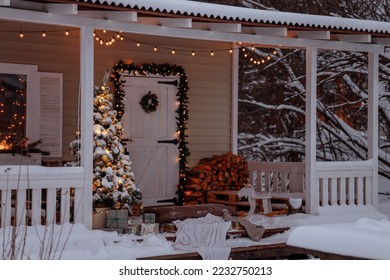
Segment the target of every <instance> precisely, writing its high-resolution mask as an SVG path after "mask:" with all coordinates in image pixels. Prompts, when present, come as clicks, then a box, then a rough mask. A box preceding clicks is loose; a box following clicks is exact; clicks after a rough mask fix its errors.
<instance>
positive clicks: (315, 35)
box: [288, 30, 330, 40]
mask: <svg viewBox="0 0 390 280" xmlns="http://www.w3.org/2000/svg"><path fill="white" fill-rule="evenodd" d="M288 37H291V38H305V39H316V40H329V39H330V31H296V30H292V31H288Z"/></svg>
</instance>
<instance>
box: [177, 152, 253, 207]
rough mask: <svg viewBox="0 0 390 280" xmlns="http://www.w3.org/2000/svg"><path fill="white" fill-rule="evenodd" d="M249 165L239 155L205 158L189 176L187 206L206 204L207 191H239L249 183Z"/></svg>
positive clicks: (230, 154)
mask: <svg viewBox="0 0 390 280" xmlns="http://www.w3.org/2000/svg"><path fill="white" fill-rule="evenodd" d="M248 177H249V175H248V163H247V162H246V160H245V159H244V158H242V157H240V156H238V155H235V154H232V153H226V154H223V155H216V156H213V157H211V158H203V159H201V160H200V161H199V163H198V165H196V166H195V167H194V168H192V169H191V170H190V172H189V175H188V176H187V182H188V183H187V185H186V186H185V192H184V193H185V197H184V201H185V203H186V204H199V203H205V202H206V196H207V191H224V190H239V189H241V188H242V186H243V185H244V184H246V183H248Z"/></svg>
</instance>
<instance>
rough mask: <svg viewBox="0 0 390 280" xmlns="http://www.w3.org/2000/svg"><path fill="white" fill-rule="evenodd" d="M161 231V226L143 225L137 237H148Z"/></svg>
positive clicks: (156, 224)
mask: <svg viewBox="0 0 390 280" xmlns="http://www.w3.org/2000/svg"><path fill="white" fill-rule="evenodd" d="M158 230H159V224H158V223H154V224H141V225H140V227H139V229H138V231H137V235H141V236H143V235H147V234H157V233H158Z"/></svg>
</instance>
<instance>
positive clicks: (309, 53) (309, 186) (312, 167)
mask: <svg viewBox="0 0 390 280" xmlns="http://www.w3.org/2000/svg"><path fill="white" fill-rule="evenodd" d="M316 104H317V49H316V48H307V49H306V140H305V141H306V143H305V154H306V155H305V176H306V177H305V187H306V188H305V192H306V195H305V200H306V201H305V203H306V206H305V207H306V213H310V214H315V211H316V208H317V206H318V201H319V191H318V189H317V186H316V162H317V161H316V144H317V143H316V142H317V141H316V126H317V123H316V122H317V106H316Z"/></svg>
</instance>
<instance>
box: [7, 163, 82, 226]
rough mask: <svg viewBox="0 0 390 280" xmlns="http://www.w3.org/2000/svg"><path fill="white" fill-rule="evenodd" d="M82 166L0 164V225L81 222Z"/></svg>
mask: <svg viewBox="0 0 390 280" xmlns="http://www.w3.org/2000/svg"><path fill="white" fill-rule="evenodd" d="M83 198H84V168H82V167H44V166H35V165H31V166H28V165H20V166H18V165H10V166H4V165H2V166H0V202H1V205H0V207H1V208H0V227H5V226H9V225H23V224H29V225H36V224H46V225H47V224H52V223H57V224H63V223H68V222H74V223H77V222H82V221H83V209H84V199H83Z"/></svg>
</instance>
